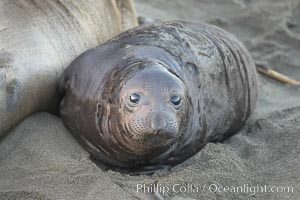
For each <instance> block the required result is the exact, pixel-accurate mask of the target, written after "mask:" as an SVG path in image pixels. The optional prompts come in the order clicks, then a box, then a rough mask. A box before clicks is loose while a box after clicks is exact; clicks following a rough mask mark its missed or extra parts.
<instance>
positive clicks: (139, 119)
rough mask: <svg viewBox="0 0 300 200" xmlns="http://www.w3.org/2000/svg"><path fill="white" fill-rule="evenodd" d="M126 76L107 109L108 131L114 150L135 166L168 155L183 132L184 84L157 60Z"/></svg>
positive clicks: (158, 159)
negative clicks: (115, 148) (109, 117)
mask: <svg viewBox="0 0 300 200" xmlns="http://www.w3.org/2000/svg"><path fill="white" fill-rule="evenodd" d="M125 80H126V81H125V82H124V83H123V84H121V85H120V88H119V89H118V90H117V91H115V93H116V94H118V96H114V95H113V96H114V98H113V99H112V101H113V103H112V105H111V111H110V112H111V113H114V114H112V115H111V124H110V126H109V127H110V131H109V132H110V133H111V134H113V135H114V138H115V139H116V140H117V141H115V142H116V143H118V146H119V149H118V150H117V151H115V152H114V153H115V154H118V155H117V157H120V155H121V157H122V158H123V159H124V157H126V158H127V162H131V163H135V164H136V166H138V165H148V164H155V160H156V161H159V162H160V161H162V160H164V159H166V158H168V157H170V156H169V154H170V153H172V152H173V151H174V149H176V146H177V145H178V142H179V141H180V138H181V137H182V135H183V133H184V130H183V129H184V127H183V124H185V123H186V120H187V119H186V117H187V115H186V113H187V112H188V105H187V104H188V101H187V90H186V87H185V85H184V83H183V81H182V80H181V79H180V78H178V77H177V76H176V75H175V74H173V73H171V72H170V71H168V70H167V69H166V68H165V67H164V66H163V65H161V64H158V63H150V64H149V63H148V64H144V66H143V69H142V70H141V69H139V70H137V71H136V72H135V73H134V74H133V75H131V77H129V78H128V79H127V78H125ZM151 160H152V161H151ZM151 162H153V163H151Z"/></svg>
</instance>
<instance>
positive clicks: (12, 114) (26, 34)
mask: <svg viewBox="0 0 300 200" xmlns="http://www.w3.org/2000/svg"><path fill="white" fill-rule="evenodd" d="M131 3H132V2H131V0H76V1H68V0H21V1H16V0H0V137H1V136H3V135H4V134H5V133H7V131H9V130H10V129H11V128H13V127H14V126H16V125H17V124H18V122H20V121H21V120H23V119H24V118H26V117H27V116H29V115H31V114H33V113H35V112H39V111H49V112H55V110H56V111H58V107H59V106H58V105H59V102H60V97H59V95H58V94H59V93H58V90H57V88H58V87H57V83H58V80H59V78H60V76H61V75H62V73H63V71H64V69H65V68H66V67H67V66H68V65H69V64H70V62H71V61H72V60H73V59H74V58H76V57H77V56H78V55H79V54H80V53H82V52H83V51H85V50H87V49H90V48H92V47H95V46H97V45H99V44H101V43H103V42H105V41H107V40H108V39H110V38H111V37H113V36H115V35H117V34H118V33H120V32H122V31H124V30H126V29H128V28H132V27H134V26H136V25H137V19H136V16H135V12H134V9H133V7H132V4H131Z"/></svg>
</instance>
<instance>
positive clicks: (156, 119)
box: [151, 114, 167, 132]
mask: <svg viewBox="0 0 300 200" xmlns="http://www.w3.org/2000/svg"><path fill="white" fill-rule="evenodd" d="M166 125H167V123H166V120H165V119H164V118H163V117H162V116H161V115H160V114H155V115H154V116H153V119H152V122H151V128H153V130H154V131H155V132H161V131H162V130H163V129H164V128H165V127H166Z"/></svg>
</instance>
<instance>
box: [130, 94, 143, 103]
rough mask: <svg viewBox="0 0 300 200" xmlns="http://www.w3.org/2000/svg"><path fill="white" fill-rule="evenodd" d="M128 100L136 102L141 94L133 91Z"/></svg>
mask: <svg viewBox="0 0 300 200" xmlns="http://www.w3.org/2000/svg"><path fill="white" fill-rule="evenodd" d="M129 100H130V102H131V103H134V104H138V103H139V101H140V100H141V95H139V94H137V93H133V94H131V95H130V96H129Z"/></svg>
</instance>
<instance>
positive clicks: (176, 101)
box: [171, 95, 181, 106]
mask: <svg viewBox="0 0 300 200" xmlns="http://www.w3.org/2000/svg"><path fill="white" fill-rule="evenodd" d="M180 100H181V98H180V96H179V95H173V96H171V102H172V103H173V104H174V105H175V106H178V105H179V104H180Z"/></svg>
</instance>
